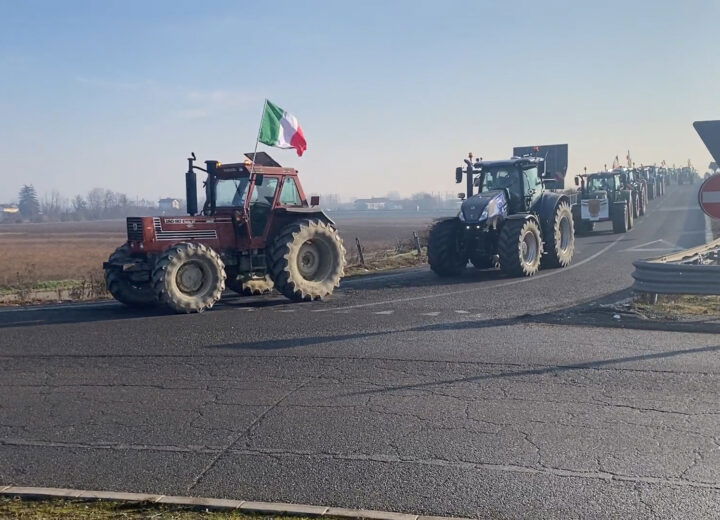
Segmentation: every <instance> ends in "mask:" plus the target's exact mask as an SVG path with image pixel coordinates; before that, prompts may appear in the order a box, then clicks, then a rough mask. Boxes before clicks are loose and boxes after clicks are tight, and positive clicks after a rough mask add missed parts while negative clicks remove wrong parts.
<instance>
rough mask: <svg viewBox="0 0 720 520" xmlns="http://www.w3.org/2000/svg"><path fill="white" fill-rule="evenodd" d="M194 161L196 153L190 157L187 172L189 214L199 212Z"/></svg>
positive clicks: (186, 202)
mask: <svg viewBox="0 0 720 520" xmlns="http://www.w3.org/2000/svg"><path fill="white" fill-rule="evenodd" d="M193 161H195V154H194V153H193V154H192V157H188V171H187V172H185V204H186V205H187V212H188V215H190V216H191V217H192V216H195V215H197V212H198V207H197V206H198V201H197V175H196V174H195V169H194V167H193Z"/></svg>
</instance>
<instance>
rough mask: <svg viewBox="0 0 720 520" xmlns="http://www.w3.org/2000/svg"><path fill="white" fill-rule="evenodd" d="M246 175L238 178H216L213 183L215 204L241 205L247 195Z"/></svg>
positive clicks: (218, 205) (223, 205)
mask: <svg viewBox="0 0 720 520" xmlns="http://www.w3.org/2000/svg"><path fill="white" fill-rule="evenodd" d="M249 185H250V183H249V182H248V177H243V178H240V179H218V181H217V184H216V185H215V206H217V207H219V208H221V207H242V206H243V205H244V204H245V198H246V197H247V192H248V187H249Z"/></svg>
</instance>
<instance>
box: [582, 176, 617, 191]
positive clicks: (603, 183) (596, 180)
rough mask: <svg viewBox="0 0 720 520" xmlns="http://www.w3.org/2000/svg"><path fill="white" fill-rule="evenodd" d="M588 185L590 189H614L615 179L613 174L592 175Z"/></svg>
mask: <svg viewBox="0 0 720 520" xmlns="http://www.w3.org/2000/svg"><path fill="white" fill-rule="evenodd" d="M587 186H588V191H612V190H613V189H614V188H615V180H614V179H613V177H612V176H602V177H590V178H589V179H588V184H587Z"/></svg>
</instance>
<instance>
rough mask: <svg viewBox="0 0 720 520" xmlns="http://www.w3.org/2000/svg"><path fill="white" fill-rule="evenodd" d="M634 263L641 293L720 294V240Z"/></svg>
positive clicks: (635, 275) (637, 286)
mask: <svg viewBox="0 0 720 520" xmlns="http://www.w3.org/2000/svg"><path fill="white" fill-rule="evenodd" d="M633 265H634V266H635V271H634V272H633V273H632V276H633V278H634V279H635V283H634V284H633V289H634V290H635V291H637V292H643V293H650V294H720V239H717V240H713V241H712V242H708V243H707V244H704V245H702V246H698V247H694V248H692V249H685V250H683V251H679V252H677V253H673V254H671V255H665V256H661V257H658V258H651V259H648V260H636V261H635V262H633Z"/></svg>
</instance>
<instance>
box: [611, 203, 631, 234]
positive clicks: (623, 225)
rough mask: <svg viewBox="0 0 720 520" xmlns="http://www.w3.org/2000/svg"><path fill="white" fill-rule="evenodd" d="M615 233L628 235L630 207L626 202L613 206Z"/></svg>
mask: <svg viewBox="0 0 720 520" xmlns="http://www.w3.org/2000/svg"><path fill="white" fill-rule="evenodd" d="M612 227H613V233H627V230H628V205H627V203H626V202H624V201H623V202H616V203H614V204H613V205H612Z"/></svg>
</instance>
